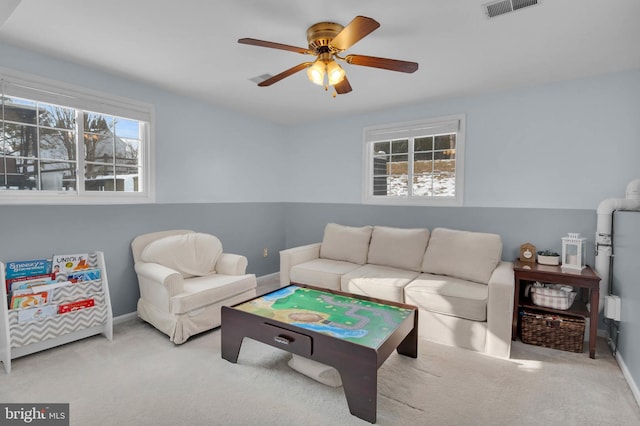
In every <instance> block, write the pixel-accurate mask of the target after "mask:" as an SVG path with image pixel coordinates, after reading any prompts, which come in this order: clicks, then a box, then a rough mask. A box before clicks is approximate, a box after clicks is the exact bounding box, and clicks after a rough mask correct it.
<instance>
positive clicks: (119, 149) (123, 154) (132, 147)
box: [116, 138, 140, 166]
mask: <svg viewBox="0 0 640 426" xmlns="http://www.w3.org/2000/svg"><path fill="white" fill-rule="evenodd" d="M139 149H140V141H139V140H138V139H121V138H118V139H117V140H116V163H118V164H126V165H130V166H137V165H138V159H139V157H138V152H139Z"/></svg>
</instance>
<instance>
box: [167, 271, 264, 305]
mask: <svg viewBox="0 0 640 426" xmlns="http://www.w3.org/2000/svg"><path fill="white" fill-rule="evenodd" d="M255 288H256V277H255V275H253V274H246V275H222V274H212V275H206V276H204V277H193V278H188V279H185V280H184V287H183V291H182V293H179V294H177V295H175V296H173V297H172V298H171V299H170V302H169V303H170V310H171V313H173V314H184V313H187V312H192V311H194V310H196V309H200V308H204V307H206V306H209V305H212V304H214V303H219V302H222V301H224V300H226V299H228V298H230V297H233V296H235V295H238V294H240V293H244V292H245V291H247V290H251V289H255Z"/></svg>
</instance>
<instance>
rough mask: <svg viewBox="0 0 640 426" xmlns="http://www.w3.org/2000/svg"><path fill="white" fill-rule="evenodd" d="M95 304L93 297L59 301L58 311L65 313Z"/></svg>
mask: <svg viewBox="0 0 640 426" xmlns="http://www.w3.org/2000/svg"><path fill="white" fill-rule="evenodd" d="M92 306H95V301H94V300H93V299H86V300H78V301H76V302H69V303H61V304H60V305H58V313H59V314H66V313H67V312H72V311H77V310H79V309H84V308H90V307H92Z"/></svg>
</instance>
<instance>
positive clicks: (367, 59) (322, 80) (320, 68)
mask: <svg viewBox="0 0 640 426" xmlns="http://www.w3.org/2000/svg"><path fill="white" fill-rule="evenodd" d="M379 26H380V23H378V22H377V21H376V20H375V19H372V18H367V17H366V16H356V17H355V18H354V19H353V20H352V21H351V22H349V24H347V26H346V27H343V26H342V25H340V24H336V23H335V22H318V23H317V24H313V25H311V26H310V27H309V28H308V29H307V41H308V43H309V47H308V48H304V47H296V46H290V45H288V44H281V43H274V42H271V41H264V40H257V39H254V38H241V39H239V40H238V43H241V44H250V45H253V46H261V47H270V48H272V49H280V50H288V51H291V52H296V53H300V54H303V55H313V56H316V59H315V60H314V61H312V62H303V63H301V64H299V65H296V66H294V67H291V68H289V69H288V70H286V71H283V72H281V73H280V74H276V75H274V76H272V77H270V78H267V79H266V80H264V81H262V82H260V83H258V86H260V87H266V86H271V85H272V84H274V83H277V82H278V81H280V80H282V79H284V78H286V77H289V76H291V75H293V74H295V73H297V72H299V71H302V70H303V69H305V68H306V69H307V76H308V77H309V80H311V81H312V82H313V83H315V84H318V85H320V86H324V88H325V90H328V87H329V86H333V88H334V89H335V92H334V94H333V96H334V97H335V96H336V94H340V95H341V94H344V93H349V92H351V90H352V89H351V84H350V83H349V80H347V76H346V74H345V71H344V69H343V68H342V67H341V66H340V65H339V64H338V63H337V62H336V59H339V60H341V61H344V62H346V63H348V64H352V65H362V66H365V67H372V68H382V69H386V70H390V71H399V72H406V73H412V72H415V71H416V70H417V69H418V64H417V63H416V62H408V61H400V60H397V59H387V58H378V57H375V56H364V55H347V56H345V57H342V56H339V54H341V53H342V52H344V51H345V50H347V49H349V48H350V47H351V46H353V45H354V44H356V43H357V42H358V41H360V40H362V39H363V38H364V37H366V36H367V35H369V34H371V33H372V32H373V31H374V30H376V29H377V28H378V27H379Z"/></svg>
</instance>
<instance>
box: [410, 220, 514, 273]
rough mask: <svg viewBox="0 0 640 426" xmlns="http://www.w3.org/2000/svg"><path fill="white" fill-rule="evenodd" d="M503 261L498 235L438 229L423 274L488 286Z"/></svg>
mask: <svg viewBox="0 0 640 426" xmlns="http://www.w3.org/2000/svg"><path fill="white" fill-rule="evenodd" d="M501 257H502V240H501V239H500V236H499V235H497V234H487V233H482V232H469V231H459V230H455V229H446V228H436V229H434V230H433V231H432V232H431V237H430V238H429V245H428V246H427V251H426V252H425V255H424V260H423V262H422V272H426V273H428V274H437V275H448V276H450V277H455V278H460V279H462V280H469V281H475V282H478V283H483V284H487V283H488V282H489V278H490V277H491V274H492V273H493V271H494V269H496V266H498V263H499V262H500V259H501Z"/></svg>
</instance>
